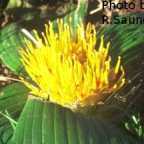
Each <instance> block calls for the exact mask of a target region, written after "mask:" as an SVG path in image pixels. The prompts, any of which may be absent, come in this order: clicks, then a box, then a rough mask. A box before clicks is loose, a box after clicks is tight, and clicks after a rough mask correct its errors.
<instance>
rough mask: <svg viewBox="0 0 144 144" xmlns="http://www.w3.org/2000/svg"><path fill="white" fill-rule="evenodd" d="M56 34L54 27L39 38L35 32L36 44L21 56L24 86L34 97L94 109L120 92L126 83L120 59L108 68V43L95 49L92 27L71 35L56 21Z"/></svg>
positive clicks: (27, 48) (29, 43)
mask: <svg viewBox="0 0 144 144" xmlns="http://www.w3.org/2000/svg"><path fill="white" fill-rule="evenodd" d="M57 24H58V29H57V32H55V31H54V30H53V24H52V23H51V22H50V23H49V25H46V26H45V33H42V37H40V36H39V35H38V34H37V32H36V31H35V32H34V33H35V34H34V35H35V39H36V41H37V44H34V43H33V42H31V41H27V42H26V49H22V50H21V52H20V54H21V58H22V62H23V65H24V67H25V69H26V71H27V73H28V75H29V76H30V78H31V80H26V79H22V81H23V83H24V84H25V85H26V86H27V87H28V88H29V89H30V90H31V93H32V94H33V95H35V96H38V97H41V98H43V99H45V100H49V101H50V102H53V103H57V104H59V105H62V106H63V107H67V108H70V109H77V108H79V107H87V106H92V105H95V104H96V103H97V102H98V101H100V100H101V99H102V98H103V96H104V95H108V94H110V93H113V92H115V91H117V90H118V89H120V88H121V87H122V86H123V85H124V83H125V73H124V69H123V66H122V65H121V57H120V56H119V57H118V60H117V62H116V64H115V66H112V65H111V57H110V56H109V54H108V52H109V45H110V44H109V43H108V44H107V45H106V46H104V40H103V37H102V38H101V42H100V46H99V48H95V46H96V31H95V26H94V25H92V24H88V25H87V26H86V28H85V27H84V25H83V24H82V23H81V24H80V25H79V26H78V27H77V30H76V33H75V35H73V34H72V28H71V27H70V26H69V24H64V22H63V20H58V21H57Z"/></svg>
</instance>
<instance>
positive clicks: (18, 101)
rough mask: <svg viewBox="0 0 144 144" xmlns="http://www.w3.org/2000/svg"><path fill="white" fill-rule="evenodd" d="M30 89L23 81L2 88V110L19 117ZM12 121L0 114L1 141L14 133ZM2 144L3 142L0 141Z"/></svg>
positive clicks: (0, 95)
mask: <svg viewBox="0 0 144 144" xmlns="http://www.w3.org/2000/svg"><path fill="white" fill-rule="evenodd" d="M27 93H28V89H27V88H26V87H25V86H23V85H22V84H21V83H13V84H10V85H8V86H6V87H3V88H1V89H0V112H1V113H3V114H5V111H7V112H8V113H9V115H10V116H11V118H13V119H17V118H18V116H19V114H20V112H21V111H22V109H23V106H24V104H25V102H26V99H27ZM12 132H13V130H12V126H11V125H10V121H9V120H8V119H7V118H5V117H4V116H3V115H2V114H0V142H1V141H2V142H3V143H4V142H6V141H7V139H8V138H9V137H10V136H11V135H12ZM0 144H1V143H0Z"/></svg>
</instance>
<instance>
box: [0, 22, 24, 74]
mask: <svg viewBox="0 0 144 144" xmlns="http://www.w3.org/2000/svg"><path fill="white" fill-rule="evenodd" d="M22 44H23V43H22V39H21V34H20V29H19V28H18V27H17V25H16V24H10V25H8V26H6V27H5V28H3V29H2V30H1V31H0V59H1V60H2V61H3V63H4V64H5V65H6V66H7V67H9V68H10V69H11V70H12V71H13V72H14V73H16V74H18V73H19V72H20V71H21V70H22V64H21V61H20V57H19V54H18V51H19V49H20V48H22V47H23V45H22Z"/></svg>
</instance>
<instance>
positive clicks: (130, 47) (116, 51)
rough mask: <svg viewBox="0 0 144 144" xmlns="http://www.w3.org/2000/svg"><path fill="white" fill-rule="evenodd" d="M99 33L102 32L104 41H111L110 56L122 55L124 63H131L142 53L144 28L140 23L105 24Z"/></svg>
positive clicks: (143, 51)
mask: <svg viewBox="0 0 144 144" xmlns="http://www.w3.org/2000/svg"><path fill="white" fill-rule="evenodd" d="M134 15H140V14H134ZM100 34H104V35H105V39H106V41H110V42H111V46H112V48H111V49H110V50H111V53H112V56H113V57H114V58H116V57H117V56H118V55H122V57H123V62H124V64H126V65H129V64H132V63H133V62H134V61H135V60H137V58H138V57H139V56H141V55H143V54H144V48H143V43H144V40H143V37H144V29H143V25H141V24H119V25H117V24H111V25H107V26H105V27H104V28H103V29H102V31H101V33H100Z"/></svg>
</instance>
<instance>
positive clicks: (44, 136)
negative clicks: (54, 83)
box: [10, 98, 139, 144]
mask: <svg viewBox="0 0 144 144" xmlns="http://www.w3.org/2000/svg"><path fill="white" fill-rule="evenodd" d="M138 143H139V141H138V140H136V139H135V138H133V137H132V136H131V135H129V134H128V133H127V132H125V131H124V130H121V129H119V128H117V127H115V126H114V125H113V124H110V123H106V122H104V121H103V120H99V119H95V118H91V117H89V116H87V115H82V114H80V113H74V112H72V111H70V110H68V109H65V108H62V107H61V106H58V105H55V104H52V103H49V102H46V101H41V100H39V99H35V98H30V99H28V101H27V103H26V105H25V107H24V109H23V112H22V113H21V116H20V118H19V121H18V124H17V126H16V130H15V131H14V135H13V137H12V139H11V142H10V144H138Z"/></svg>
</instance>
